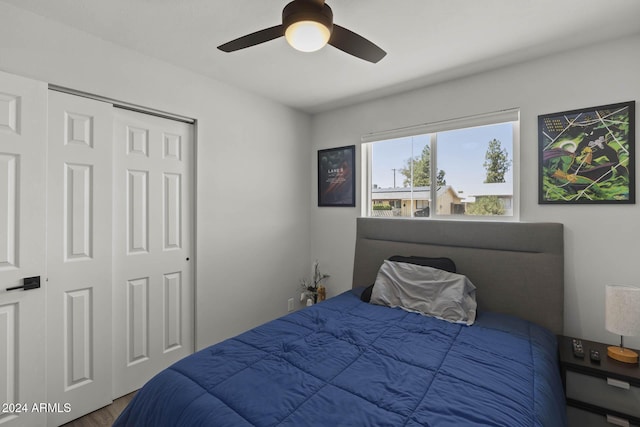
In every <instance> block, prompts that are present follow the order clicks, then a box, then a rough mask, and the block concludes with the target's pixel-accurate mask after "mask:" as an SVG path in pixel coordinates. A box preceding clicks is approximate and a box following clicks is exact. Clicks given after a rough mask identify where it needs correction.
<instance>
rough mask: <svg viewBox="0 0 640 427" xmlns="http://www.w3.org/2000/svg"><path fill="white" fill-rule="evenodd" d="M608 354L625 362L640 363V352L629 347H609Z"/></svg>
mask: <svg viewBox="0 0 640 427" xmlns="http://www.w3.org/2000/svg"><path fill="white" fill-rule="evenodd" d="M607 356H609V357H610V358H612V359H615V360H618V361H620V362H624V363H638V353H636V352H635V351H633V350H629V349H628V348H623V347H615V346H610V347H607Z"/></svg>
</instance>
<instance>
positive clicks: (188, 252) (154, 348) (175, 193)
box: [113, 109, 194, 398]
mask: <svg viewBox="0 0 640 427" xmlns="http://www.w3.org/2000/svg"><path fill="white" fill-rule="evenodd" d="M114 112H115V127H114V136H115V137H114V145H113V146H114V150H115V160H114V161H115V165H114V166H115V167H114V173H115V175H114V186H115V192H114V193H115V195H114V197H115V198H114V215H115V216H114V258H113V262H114V270H113V271H114V283H113V295H114V298H113V303H114V306H113V343H114V344H113V363H114V365H113V370H114V372H113V374H114V395H113V397H114V398H115V397H119V396H122V395H124V394H127V393H129V392H131V391H134V390H137V389H139V388H140V387H141V386H142V385H143V384H144V383H145V382H146V381H148V380H149V379H150V378H151V377H152V376H153V375H155V374H156V373H157V372H159V371H160V370H162V369H164V368H166V367H168V366H169V365H171V364H172V363H173V362H175V361H177V360H179V359H181V358H183V357H184V356H186V355H188V354H191V353H192V352H193V349H194V300H193V298H194V289H193V288H194V286H193V276H194V275H193V267H192V266H193V260H192V259H190V258H191V257H192V255H193V254H192V243H193V241H192V235H193V229H192V227H193V221H192V218H193V208H192V206H193V204H192V200H193V195H192V191H193V147H194V144H193V126H192V125H189V124H186V123H181V122H177V121H173V120H168V119H163V118H159V117H154V116H149V115H145V114H140V113H135V112H131V111H127V110H121V109H115V111H114Z"/></svg>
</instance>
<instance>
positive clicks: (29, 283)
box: [7, 276, 40, 291]
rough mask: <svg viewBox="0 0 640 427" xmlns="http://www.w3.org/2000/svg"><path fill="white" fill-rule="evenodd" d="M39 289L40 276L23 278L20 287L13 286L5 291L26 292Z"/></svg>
mask: <svg viewBox="0 0 640 427" xmlns="http://www.w3.org/2000/svg"><path fill="white" fill-rule="evenodd" d="M39 287H40V276H35V277H25V278H24V279H22V286H13V287H11V288H7V291H15V290H16V289H24V290H25V291H28V290H30V289H38V288H39Z"/></svg>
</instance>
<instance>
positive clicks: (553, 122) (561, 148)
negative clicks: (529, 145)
mask: <svg viewBox="0 0 640 427" xmlns="http://www.w3.org/2000/svg"><path fill="white" fill-rule="evenodd" d="M538 148H539V152H538V156H539V157H538V159H539V160H538V163H539V169H538V170H539V178H538V184H539V186H538V188H539V192H538V203H539V204H634V203H635V185H636V183H635V101H629V102H621V103H617V104H608V105H601V106H597V107H589V108H581V109H577V110H571V111H564V112H560V113H552V114H545V115H540V116H538Z"/></svg>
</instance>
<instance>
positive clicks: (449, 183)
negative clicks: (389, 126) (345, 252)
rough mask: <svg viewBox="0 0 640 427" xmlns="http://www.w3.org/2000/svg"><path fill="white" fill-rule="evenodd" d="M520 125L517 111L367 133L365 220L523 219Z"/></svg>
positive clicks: (364, 148) (365, 152)
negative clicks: (520, 216) (520, 208)
mask: <svg viewBox="0 0 640 427" xmlns="http://www.w3.org/2000/svg"><path fill="white" fill-rule="evenodd" d="M518 120H519V119H518V112H517V111H515V110H510V111H506V112H500V113H492V114H488V115H483V116H475V117H471V118H465V119H460V120H452V121H447V122H441V123H436V124H428V125H420V126H416V127H413V128H407V129H399V130H393V131H388V132H381V133H377V134H371V135H366V136H365V137H363V142H365V144H363V153H364V154H365V156H366V166H367V167H365V168H363V170H364V171H365V172H366V175H367V176H366V177H365V179H363V183H366V184H365V185H366V191H364V192H363V194H366V198H367V200H366V203H365V204H364V208H363V215H365V216H387V217H411V218H415V217H418V218H426V217H431V218H436V217H442V218H461V217H464V219H473V218H482V219H488V218H493V219H501V220H513V219H517V217H518V201H517V197H518V194H517V188H518V186H517V185H516V184H517V178H518V174H517V171H518V169H517V168H518V164H517V162H516V161H515V159H516V156H514V153H517V152H518V151H517V150H518V133H519V121H518ZM434 183H435V185H433V184H434Z"/></svg>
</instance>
